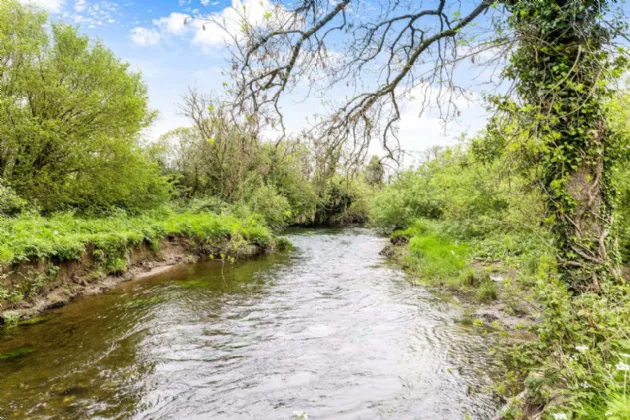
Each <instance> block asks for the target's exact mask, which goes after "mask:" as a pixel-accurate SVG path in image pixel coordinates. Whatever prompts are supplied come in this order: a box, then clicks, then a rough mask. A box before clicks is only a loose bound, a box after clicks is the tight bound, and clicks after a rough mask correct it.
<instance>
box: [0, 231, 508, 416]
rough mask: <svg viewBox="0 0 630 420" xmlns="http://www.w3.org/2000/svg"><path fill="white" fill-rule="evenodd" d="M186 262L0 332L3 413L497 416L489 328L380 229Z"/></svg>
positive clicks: (312, 236)
mask: <svg viewBox="0 0 630 420" xmlns="http://www.w3.org/2000/svg"><path fill="white" fill-rule="evenodd" d="M287 236H288V237H289V239H290V240H291V241H292V242H293V244H294V245H295V247H296V249H295V250H294V251H292V252H288V253H279V254H272V255H267V256H263V257H260V258H257V259H254V260H250V261H244V262H237V263H235V264H227V263H226V264H225V265H223V264H222V263H221V262H219V261H208V262H203V263H197V264H190V265H181V266H177V267H175V268H173V269H172V270H170V271H168V272H165V273H162V274H159V275H156V276H153V277H148V278H144V279H141V280H135V281H131V282H127V283H123V284H121V285H119V286H118V287H115V288H114V289H112V290H111V291H109V292H107V293H105V294H102V295H97V296H85V297H82V298H79V299H77V300H76V301H74V302H72V303H71V304H69V305H67V306H65V307H63V308H59V309H56V310H54V311H51V312H50V313H48V314H46V317H45V318H44V322H41V323H36V324H33V325H24V326H19V327H16V328H11V329H8V330H6V331H4V332H0V354H2V353H6V352H11V351H16V350H20V349H23V350H22V351H23V353H24V355H22V356H21V357H19V358H14V359H7V360H0V418H7V419H8V418H19V419H31V418H32V419H40V418H41V419H43V418H46V419H88V418H90V419H92V418H98V419H128V418H131V419H265V420H267V419H291V418H296V417H295V415H294V412H295V411H300V412H305V413H307V414H308V418H309V419H313V420H317V419H396V420H398V419H431V420H451V419H453V420H461V419H463V418H465V416H466V415H467V416H469V418H470V419H488V418H491V417H492V415H493V414H494V412H495V410H496V404H495V402H494V401H493V399H492V398H491V396H490V395H489V394H488V393H487V392H484V387H485V386H486V385H488V384H489V382H490V375H491V372H492V371H493V361H492V357H491V356H490V355H489V349H490V347H491V344H492V343H491V342H490V340H489V339H488V338H487V337H485V336H484V335H482V334H478V333H477V332H476V331H475V330H473V329H471V328H469V327H465V326H463V325H460V324H459V323H458V322H456V320H457V319H458V317H460V316H461V309H460V308H458V307H457V306H454V305H452V304H449V303H446V302H443V301H442V300H440V299H438V298H436V297H435V296H434V295H432V294H431V293H429V292H428V291H426V290H425V289H424V288H422V287H417V286H413V285H412V284H410V282H409V281H408V280H407V279H405V275H404V273H402V272H401V271H400V270H399V269H397V268H396V267H394V266H392V265H390V264H388V263H387V261H386V260H385V259H384V257H381V256H380V255H379V251H381V250H382V249H383V247H384V246H385V245H386V243H387V239H386V238H383V237H379V236H378V235H376V234H375V233H373V232H372V231H370V230H367V229H362V228H351V229H309V230H307V229H296V230H290V231H289V232H288V235H287Z"/></svg>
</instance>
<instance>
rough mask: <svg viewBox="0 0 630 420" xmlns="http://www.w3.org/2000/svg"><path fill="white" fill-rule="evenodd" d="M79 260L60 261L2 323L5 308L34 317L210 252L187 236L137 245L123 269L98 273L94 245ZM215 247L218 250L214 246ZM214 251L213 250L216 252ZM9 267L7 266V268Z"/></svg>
mask: <svg viewBox="0 0 630 420" xmlns="http://www.w3.org/2000/svg"><path fill="white" fill-rule="evenodd" d="M86 248H87V249H86V252H85V254H84V255H83V256H82V258H81V259H80V260H73V261H62V262H59V263H58V264H57V266H58V272H57V274H56V275H55V276H54V277H53V278H50V279H48V280H46V284H45V286H44V288H43V290H42V293H40V295H39V296H37V297H35V298H32V299H29V300H24V301H21V302H19V303H17V304H16V305H15V306H13V307H9V308H5V309H4V310H3V311H1V312H0V324H1V323H2V322H3V320H2V315H3V314H4V313H5V312H17V313H18V314H19V315H20V319H22V320H23V319H28V318H32V317H34V316H36V315H38V314H40V313H42V312H44V311H46V310H49V309H54V308H59V307H61V306H64V305H67V304H68V303H70V302H71V301H72V300H73V299H75V298H76V297H78V296H85V295H94V294H99V293H103V292H106V291H108V290H110V289H111V288H112V287H114V286H116V285H117V284H119V283H122V282H126V281H130V280H135V279H141V278H145V277H148V276H152V275H155V274H158V273H163V272H165V271H168V270H170V269H171V268H172V267H174V266H175V265H177V264H182V263H190V262H195V261H198V260H200V259H202V258H204V257H203V256H206V257H207V255H209V254H208V250H206V249H202V250H193V249H192V248H191V246H190V245H189V243H188V241H187V240H186V239H185V238H170V239H165V240H163V241H162V242H161V243H160V247H159V251H154V250H153V249H151V248H150V247H149V246H148V245H139V246H137V247H135V248H134V249H133V250H132V252H130V255H129V256H128V261H127V262H128V264H127V269H126V270H125V271H124V272H123V273H114V274H108V275H102V274H99V273H98V272H97V271H95V270H96V269H95V268H94V264H93V260H92V258H91V251H92V250H91V249H90V248H91V247H90V246H87V247H86ZM215 251H216V250H215ZM215 251H212V252H210V253H212V254H214V253H215ZM262 252H263V250H262V249H261V248H260V247H257V246H255V245H248V246H244V247H242V248H241V249H239V254H238V256H239V258H247V257H253V256H255V255H258V254H260V253H262ZM46 265H47V264H46V261H38V260H35V261H30V262H28V263H24V264H21V265H20V266H18V267H16V268H12V269H11V271H10V274H8V276H7V278H6V279H5V281H6V282H17V281H20V280H22V279H23V278H24V276H25V275H26V274H27V273H28V274H29V275H32V273H44V272H45V270H46ZM6 271H7V270H6V269H5V272H6Z"/></svg>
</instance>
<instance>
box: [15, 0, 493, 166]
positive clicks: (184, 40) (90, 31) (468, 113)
mask: <svg viewBox="0 0 630 420" xmlns="http://www.w3.org/2000/svg"><path fill="white" fill-rule="evenodd" d="M22 1H23V2H24V3H31V4H36V5H37V6H39V7H41V8H43V9H45V10H47V11H48V12H49V14H50V18H51V20H53V21H63V22H65V23H70V24H73V25H76V26H79V27H80V30H81V32H83V33H85V34H87V35H89V36H90V37H98V38H100V39H101V40H102V41H103V42H104V43H105V44H106V45H107V46H108V47H109V48H111V49H112V50H113V51H114V53H115V54H116V55H117V56H118V57H120V58H122V59H124V60H126V61H128V62H129V63H130V64H131V66H132V68H133V69H135V70H139V71H141V72H142V74H143V77H144V80H145V82H146V83H147V85H148V89H149V97H150V105H151V107H152V108H153V109H156V110H158V111H159V119H158V120H157V121H156V123H154V125H153V126H152V127H151V128H150V130H148V132H147V137H148V138H150V139H155V138H157V137H159V135H161V134H163V133H165V132H167V131H168V130H170V129H173V128H176V127H180V126H186V125H188V121H187V120H186V119H185V118H184V117H182V116H181V115H179V109H178V104H179V103H180V102H181V99H182V96H183V95H184V94H185V93H186V92H187V90H188V89H189V88H191V87H193V88H196V89H198V90H199V91H200V92H212V91H218V90H221V89H222V85H223V83H224V82H226V81H227V78H226V76H224V75H222V69H224V68H226V65H227V57H228V55H227V50H226V48H225V44H224V38H223V35H222V33H221V32H220V31H219V30H218V29H217V28H212V27H206V29H205V30H204V29H203V27H202V25H203V21H202V20H199V19H192V21H190V22H188V24H185V23H184V22H185V20H186V18H188V17H191V16H199V15H206V16H207V15H209V14H212V15H214V16H215V17H226V18H227V19H228V20H229V18H230V16H232V15H233V14H234V8H235V7H236V8H239V10H240V8H242V7H243V6H245V8H246V10H247V11H248V12H247V13H249V14H251V15H250V17H251V18H252V19H254V20H255V19H258V18H262V14H263V13H264V11H265V9H264V4H263V3H265V2H266V1H267V0H262V1H261V0H154V1H144V0H114V1H109V0H22ZM464 77H465V76H464ZM476 97H477V98H479V97H480V96H479V95H477V96H476ZM326 99H330V98H326ZM340 99H342V98H340ZM320 101H321V99H319V98H310V99H308V100H306V101H305V100H304V97H303V96H300V95H298V94H295V95H293V97H288V98H286V100H285V101H284V111H285V119H286V121H287V128H288V131H293V132H298V131H299V130H300V129H301V128H303V127H305V124H306V118H307V117H308V116H309V115H312V113H313V112H317V111H318V110H322V111H323V107H322V105H321V103H320ZM460 105H461V106H462V113H461V117H460V118H459V121H457V122H453V123H450V125H449V126H448V129H447V130H445V129H444V126H443V123H442V121H441V120H440V118H439V116H438V115H433V114H423V115H422V116H419V114H420V109H421V105H420V98H418V99H417V100H416V101H415V102H410V103H409V104H406V106H405V107H404V108H403V110H402V119H401V122H400V142H401V146H402V148H403V149H405V150H409V151H422V150H425V149H427V148H428V147H430V146H433V145H449V144H454V143H456V141H457V140H456V139H457V138H459V137H460V135H461V133H468V134H473V133H474V132H476V131H478V130H480V129H482V128H483V126H484V125H485V123H486V119H487V112H486V111H485V109H484V107H483V106H482V103H481V101H473V102H472V103H467V102H465V101H463V100H462V101H461V102H460ZM374 147H375V149H374V150H372V152H373V153H375V154H382V150H379V148H378V147H377V146H374Z"/></svg>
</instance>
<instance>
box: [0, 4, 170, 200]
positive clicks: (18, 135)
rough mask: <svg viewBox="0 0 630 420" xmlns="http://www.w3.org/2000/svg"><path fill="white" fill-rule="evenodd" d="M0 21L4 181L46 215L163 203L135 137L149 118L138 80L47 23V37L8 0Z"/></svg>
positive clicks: (102, 50) (70, 31) (97, 48)
mask: <svg viewBox="0 0 630 420" xmlns="http://www.w3.org/2000/svg"><path fill="white" fill-rule="evenodd" d="M0 16H1V17H0V20H2V21H1V22H0V23H1V24H0V56H2V57H9V58H10V59H9V60H8V61H4V60H3V61H2V62H3V63H5V64H4V67H0V74H2V77H0V92H2V102H3V106H2V107H1V108H0V132H2V133H3V136H2V137H1V138H0V148H1V149H2V150H4V152H3V156H2V158H0V170H1V173H0V176H1V177H3V178H4V180H5V181H6V183H7V184H9V185H10V186H11V187H12V188H13V189H14V190H15V191H16V192H17V193H18V195H19V196H21V197H24V198H26V199H28V200H29V201H30V202H31V203H37V205H38V206H39V207H40V208H41V209H43V210H46V211H52V210H60V209H67V208H71V207H72V208H76V207H79V208H82V209H84V210H87V209H89V210H90V211H100V210H103V209H104V208H110V207H125V208H128V209H134V210H137V209H139V208H146V207H147V206H151V205H153V204H154V203H157V202H162V201H164V199H166V198H167V197H168V195H169V190H170V186H169V181H168V180H167V179H166V178H162V177H161V176H160V174H159V168H157V166H156V165H155V164H154V163H153V162H152V161H151V159H150V158H149V156H148V154H147V152H146V151H145V150H144V149H143V147H142V145H141V144H140V139H139V137H140V131H141V130H142V129H143V128H145V127H147V125H148V124H149V123H150V122H151V120H152V119H153V118H154V116H155V114H154V113H153V112H151V111H150V110H149V108H148V95H147V89H146V86H145V85H144V83H143V82H142V79H141V76H140V74H138V73H133V72H131V71H129V65H128V64H127V63H125V62H123V61H121V60H120V59H118V58H116V57H115V56H114V55H113V53H112V52H111V51H110V50H109V49H107V48H106V47H105V46H104V45H103V44H102V43H101V42H100V41H91V40H90V39H88V38H87V37H86V36H83V35H81V34H79V33H78V31H77V29H76V28H74V27H72V26H70V25H65V24H60V23H57V24H52V25H51V27H50V36H48V32H47V30H46V15H45V14H43V13H41V12H35V11H33V10H32V9H31V8H28V7H25V6H22V5H20V4H19V3H17V2H15V1H13V0H9V1H6V2H3V3H2V4H0ZM5 16H6V17H7V18H6V20H5ZM7 63H10V64H7ZM0 66H1V65H0Z"/></svg>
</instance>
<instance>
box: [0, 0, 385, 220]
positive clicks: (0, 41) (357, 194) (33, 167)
mask: <svg viewBox="0 0 630 420" xmlns="http://www.w3.org/2000/svg"><path fill="white" fill-rule="evenodd" d="M0 92H1V95H2V97H1V100H2V102H1V104H2V106H0V132H1V133H2V135H1V136H0V214H4V215H17V214H20V213H23V212H35V213H40V214H53V213H58V212H66V211H71V212H74V213H75V214H78V215H83V216H107V215H111V214H119V213H120V212H121V211H122V212H125V213H127V214H130V215H137V214H140V213H142V212H146V211H150V210H154V209H156V208H159V207H163V206H164V205H165V203H167V204H168V203H172V202H175V201H177V207H181V206H182V202H183V203H184V204H185V205H190V206H193V207H194V208H196V209H197V210H199V211H201V210H208V211H213V212H219V213H221V212H236V213H239V214H244V213H245V212H250V213H257V214H260V215H262V216H263V217H264V219H265V221H266V222H267V224H268V225H269V226H270V227H272V228H273V229H276V230H277V229H281V228H282V227H284V226H286V225H288V224H295V223H298V224H327V223H351V222H363V221H365V220H366V216H367V202H366V201H365V197H367V196H368V195H369V190H371V187H370V185H368V184H367V183H366V182H365V181H364V175H363V173H362V172H363V171H362V170H359V171H355V172H353V173H349V172H347V171H344V170H343V168H342V165H341V164H340V163H341V160H342V159H343V151H342V150H337V151H335V153H334V157H333V158H331V156H330V154H329V152H330V151H328V150H318V148H317V147H316V146H314V145H313V143H312V142H310V141H309V140H308V139H306V138H304V139H301V140H287V141H284V142H281V143H275V142H266V141H263V140H262V139H261V137H260V135H259V134H258V132H257V130H256V129H255V127H254V125H253V124H248V123H246V122H245V123H243V124H240V125H237V124H235V122H234V121H230V120H229V119H228V116H227V115H226V113H225V112H224V111H223V110H222V109H221V108H220V106H218V105H217V104H213V103H210V101H209V100H207V99H205V98H204V97H202V96H201V95H198V94H196V93H194V92H191V93H190V94H189V96H188V97H187V99H186V100H185V101H184V103H183V104H182V108H183V110H184V112H185V114H186V115H187V116H188V117H189V119H190V126H189V127H182V128H179V129H176V130H173V131H171V132H170V133H167V134H165V135H164V136H163V137H162V138H161V139H160V141H158V142H147V141H146V140H145V139H143V130H144V129H145V128H147V127H148V126H149V125H150V124H151V122H152V121H153V120H154V119H155V117H156V113H155V112H154V111H152V110H151V109H150V108H149V105H148V95H147V87H146V85H145V84H144V82H143V80H142V76H141V74H140V73H137V72H134V71H132V70H130V68H129V65H128V64H127V63H126V62H124V61H122V60H120V59H119V58H117V57H116V56H115V55H114V54H113V52H112V51H111V50H109V49H108V48H107V47H106V46H104V45H103V44H102V42H100V41H98V40H90V39H89V38H88V37H86V36H84V35H81V34H80V33H79V32H78V29H77V28H75V27H72V26H70V25H66V24H63V23H52V24H50V25H48V23H47V15H46V14H45V13H44V12H42V11H39V10H37V9H34V8H31V7H27V6H23V5H21V4H20V3H19V2H17V1H13V0H10V1H5V2H3V3H2V4H1V5H0ZM214 107H216V109H214ZM324 154H325V157H324V158H322V156H324ZM375 164H376V166H377V172H378V169H379V165H380V163H379V162H378V161H376V162H375ZM381 169H382V167H381ZM381 172H382V171H381ZM372 178H373V176H372ZM381 181H382V173H381V176H380V177H377V179H375V180H372V181H371V182H372V185H376V184H379V183H380V182H381Z"/></svg>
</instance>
